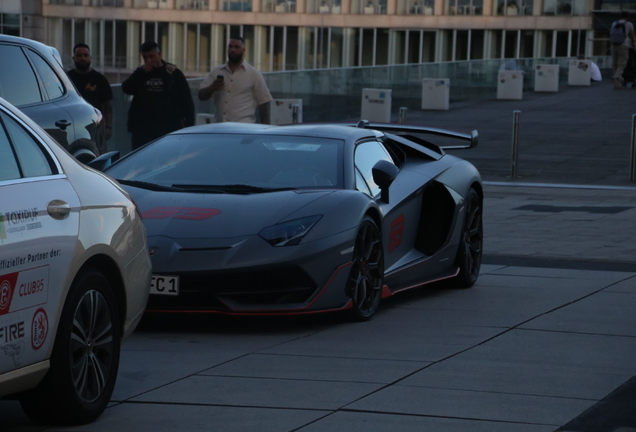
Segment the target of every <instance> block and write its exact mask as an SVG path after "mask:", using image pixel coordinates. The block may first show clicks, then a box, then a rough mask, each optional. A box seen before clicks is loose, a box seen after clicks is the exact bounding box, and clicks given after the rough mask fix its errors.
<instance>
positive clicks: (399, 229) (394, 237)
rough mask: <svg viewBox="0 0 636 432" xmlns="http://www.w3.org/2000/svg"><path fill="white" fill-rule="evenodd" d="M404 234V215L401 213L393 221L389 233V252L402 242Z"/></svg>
mask: <svg viewBox="0 0 636 432" xmlns="http://www.w3.org/2000/svg"><path fill="white" fill-rule="evenodd" d="M403 234H404V215H399V216H398V217H396V218H395V219H394V220H393V222H391V231H390V233H389V246H388V249H389V252H393V250H394V249H395V248H396V247H398V246H399V245H400V244H401V243H402V235H403Z"/></svg>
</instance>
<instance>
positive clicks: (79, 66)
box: [75, 62, 91, 72]
mask: <svg viewBox="0 0 636 432" xmlns="http://www.w3.org/2000/svg"><path fill="white" fill-rule="evenodd" d="M90 67H91V62H88V63H75V69H77V70H78V71H82V72H86V71H87V70H88V69H89V68H90Z"/></svg>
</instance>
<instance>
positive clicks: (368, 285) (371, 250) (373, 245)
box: [346, 216, 384, 321]
mask: <svg viewBox="0 0 636 432" xmlns="http://www.w3.org/2000/svg"><path fill="white" fill-rule="evenodd" d="M383 286H384V249H383V247H382V237H381V236H380V230H378V227H377V225H376V224H375V222H374V221H373V219H371V218H370V217H368V216H365V217H364V219H363V220H362V223H361V224H360V227H359V228H358V233H357V235H356V242H355V246H354V248H353V264H352V266H351V271H350V273H349V278H348V280H347V290H346V291H347V293H348V295H349V297H350V298H351V300H352V302H353V306H352V308H351V309H350V310H349V311H348V312H349V317H350V318H351V319H352V320H353V321H367V320H369V319H370V318H371V317H372V316H373V314H375V312H376V310H377V309H378V305H379V304H380V298H381V297H382V287H383Z"/></svg>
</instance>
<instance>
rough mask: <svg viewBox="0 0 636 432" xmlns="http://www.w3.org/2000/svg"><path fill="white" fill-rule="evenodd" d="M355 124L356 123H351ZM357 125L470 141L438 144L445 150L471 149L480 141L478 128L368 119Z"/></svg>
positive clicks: (396, 132)
mask: <svg viewBox="0 0 636 432" xmlns="http://www.w3.org/2000/svg"><path fill="white" fill-rule="evenodd" d="M351 126H354V125H351ZM355 127H358V128H363V129H374V130H378V131H381V132H389V133H392V134H395V135H409V134H428V135H437V136H443V137H447V138H457V139H459V140H463V141H468V144H463V145H462V144H459V145H456V146H455V145H452V146H438V147H439V148H441V149H443V150H460V149H471V148H475V147H477V144H478V143H479V134H478V133H477V131H476V130H474V131H472V132H470V133H462V132H455V131H451V130H448V129H440V128H432V127H427V126H412V125H403V124H392V123H370V122H369V121H368V120H360V121H359V122H358V123H357V124H356V125H355Z"/></svg>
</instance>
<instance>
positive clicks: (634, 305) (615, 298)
mask: <svg viewBox="0 0 636 432" xmlns="http://www.w3.org/2000/svg"><path fill="white" fill-rule="evenodd" d="M521 328H527V329H534V330H550V331H558V332H573V333H586V334H596V335H612V336H627V337H632V338H636V293H623V292H600V293H598V294H596V295H594V296H592V297H589V298H585V299H582V300H580V301H578V302H576V303H574V304H571V305H569V306H568V307H565V308H562V309H559V310H556V311H553V312H551V313H549V314H546V315H543V316H540V317H538V318H535V319H533V320H532V321H530V322H527V323H525V324H523V325H522V326H521ZM635 409H636V408H635Z"/></svg>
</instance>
